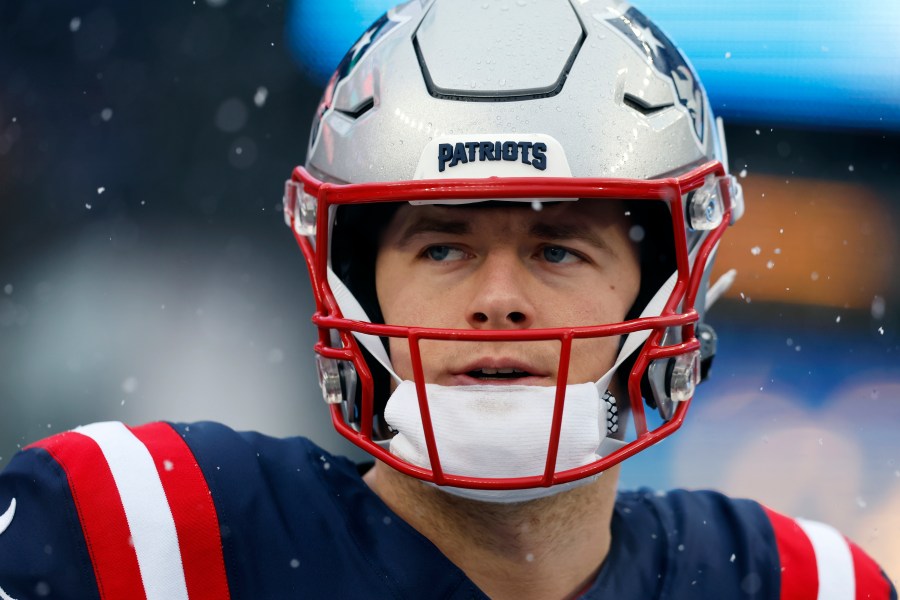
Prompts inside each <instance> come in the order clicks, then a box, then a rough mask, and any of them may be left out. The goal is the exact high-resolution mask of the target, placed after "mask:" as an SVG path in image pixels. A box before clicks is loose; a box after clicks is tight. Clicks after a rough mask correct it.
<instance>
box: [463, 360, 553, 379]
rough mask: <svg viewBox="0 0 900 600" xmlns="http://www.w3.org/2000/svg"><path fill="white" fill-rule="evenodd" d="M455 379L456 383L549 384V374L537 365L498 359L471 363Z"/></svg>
mask: <svg viewBox="0 0 900 600" xmlns="http://www.w3.org/2000/svg"><path fill="white" fill-rule="evenodd" d="M453 379H454V384H456V385H492V384H493V385H547V374H546V373H544V372H542V371H540V370H539V369H537V368H536V367H532V366H530V365H526V364H522V363H514V364H511V361H498V360H497V359H488V360H480V361H475V362H473V363H470V364H469V366H467V367H466V368H465V369H461V370H460V371H458V372H457V373H456V374H455V375H454V377H453Z"/></svg>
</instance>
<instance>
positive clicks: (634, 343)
mask: <svg viewBox="0 0 900 600" xmlns="http://www.w3.org/2000/svg"><path fill="white" fill-rule="evenodd" d="M677 281H678V271H676V272H674V273H672V275H671V276H670V277H669V278H668V279H667V280H666V282H665V283H663V284H662V286H660V288H659V289H658V290H657V291H656V293H655V294H654V295H653V298H651V299H650V302H648V303H647V306H646V307H645V308H644V310H643V312H641V318H644V317H658V316H659V315H661V314H662V310H663V308H665V306H666V302H667V301H668V300H669V296H671V295H672V290H674V289H675V283H676V282H677ZM651 332H652V330H651V329H641V330H640V331H633V332H632V333H629V334H628V335H627V336H626V337H625V343H624V344H622V349H621V350H620V351H619V356H618V358H616V364H614V365H613V366H612V368H611V369H610V370H609V371H607V372H606V374H605V375H604V376H603V377H601V378H600V379H598V380H597V389H598V390H599V391H600V393H601V394H603V392H605V391H606V390H607V389H609V382H610V380H612V376H613V373H615V372H616V369H618V368H619V367H620V366H621V365H622V363H623V362H625V359H627V358H628V357H629V356H631V355H632V354H633V353H634V351H635V350H637V349H638V348H640V346H641V344H643V343H644V342H646V341H647V338H649V337H650V333H651Z"/></svg>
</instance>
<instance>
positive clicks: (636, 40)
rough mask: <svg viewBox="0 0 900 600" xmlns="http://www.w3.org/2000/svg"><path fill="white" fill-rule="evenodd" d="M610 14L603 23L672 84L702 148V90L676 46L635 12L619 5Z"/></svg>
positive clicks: (703, 108)
mask: <svg viewBox="0 0 900 600" xmlns="http://www.w3.org/2000/svg"><path fill="white" fill-rule="evenodd" d="M609 13H610V14H609V16H607V17H605V19H604V20H605V21H606V23H607V24H608V25H609V26H610V27H611V28H612V29H614V30H615V31H616V32H618V33H619V34H620V35H622V36H623V37H624V38H625V39H627V40H629V41H630V42H631V43H632V44H633V45H634V46H635V47H636V48H637V49H638V51H639V52H640V53H642V54H644V55H645V56H646V57H647V63H648V64H650V65H652V66H653V67H654V68H655V69H656V70H657V71H658V72H659V73H661V74H662V75H665V76H666V77H668V78H669V79H671V80H672V85H673V86H674V88H675V94H676V95H677V96H678V101H679V102H680V104H681V105H682V106H683V107H684V108H685V109H686V110H687V111H688V113H689V114H690V116H691V119H692V120H693V122H694V133H695V134H696V135H697V139H698V140H699V141H700V143H701V144H703V143H704V135H705V132H704V131H703V124H704V118H705V114H704V111H705V106H706V103H705V102H704V97H703V90H702V88H701V87H700V85H699V83H698V82H697V75H696V74H695V73H694V70H693V69H692V68H691V66H690V65H689V64H688V63H687V61H686V60H685V58H684V56H683V55H682V54H681V52H679V51H678V49H677V48H676V47H675V44H673V43H672V41H671V40H669V38H667V37H666V35H665V34H664V33H663V32H662V31H661V30H660V29H659V28H658V27H657V26H656V25H654V24H653V23H652V22H651V21H650V20H649V19H647V17H645V16H644V14H643V13H642V12H640V11H639V10H637V9H636V8H634V7H632V6H629V5H627V4H621V5H620V6H618V7H616V8H610V9H609Z"/></svg>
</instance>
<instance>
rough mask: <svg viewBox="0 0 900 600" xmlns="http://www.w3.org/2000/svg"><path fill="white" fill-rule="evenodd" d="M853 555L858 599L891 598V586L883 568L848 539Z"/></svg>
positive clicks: (885, 599)
mask: <svg viewBox="0 0 900 600" xmlns="http://www.w3.org/2000/svg"><path fill="white" fill-rule="evenodd" d="M847 545H848V546H850V554H851V555H852V556H853V572H854V574H855V576H856V600H889V599H890V597H891V588H890V586H889V585H888V582H887V579H885V578H884V575H883V574H882V573H881V568H880V567H879V566H878V565H877V564H876V563H875V561H874V560H872V559H871V558H870V557H869V555H868V554H866V553H865V552H863V550H862V549H861V548H860V547H859V546H857V545H856V544H854V543H853V542H851V541H850V540H847Z"/></svg>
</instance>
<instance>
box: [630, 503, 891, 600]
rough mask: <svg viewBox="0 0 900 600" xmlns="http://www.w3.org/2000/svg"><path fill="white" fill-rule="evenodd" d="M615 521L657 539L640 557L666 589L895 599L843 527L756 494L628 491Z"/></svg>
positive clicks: (649, 573)
mask: <svg viewBox="0 0 900 600" xmlns="http://www.w3.org/2000/svg"><path fill="white" fill-rule="evenodd" d="M613 526H614V538H615V533H616V528H617V527H618V529H619V530H621V531H622V532H623V537H624V538H625V539H626V540H630V541H631V543H632V544H638V543H640V541H641V540H640V539H636V538H641V537H644V538H646V537H650V538H652V539H653V540H654V543H657V546H656V549H655V550H654V551H644V552H642V553H640V554H639V555H638V556H637V557H636V558H633V560H634V561H635V562H636V563H637V564H640V565H643V568H644V571H645V573H644V576H645V577H650V578H652V576H653V575H654V574H655V576H656V578H657V579H658V581H659V584H658V586H657V588H656V589H655V590H654V593H655V594H660V595H662V596H663V597H665V596H667V595H669V596H672V597H681V596H691V597H693V596H698V597H700V596H703V594H705V593H707V591H708V592H710V593H713V592H715V590H719V592H715V593H718V594H721V593H722V592H721V591H722V590H732V591H733V593H734V594H735V596H736V597H742V598H743V597H746V598H784V599H787V598H791V599H797V600H803V599H805V598H810V599H815V598H821V597H835V598H837V597H847V598H853V597H856V598H872V599H884V600H888V599H893V600H896V591H895V590H894V588H893V586H892V585H891V583H890V581H889V580H888V578H887V577H886V575H885V574H884V572H883V571H882V570H881V569H880V568H879V567H878V566H877V564H876V563H875V562H874V561H873V560H872V559H871V558H870V557H869V556H867V555H866V554H865V553H864V552H863V551H862V550H861V549H860V548H859V547H858V546H856V544H854V543H853V542H851V541H849V540H848V539H846V538H845V537H844V536H842V535H841V534H840V533H838V532H837V531H836V530H834V529H833V528H831V527H829V526H827V525H824V524H821V523H816V522H813V521H808V520H803V519H793V518H790V517H787V516H785V515H782V514H780V513H777V512H775V511H773V510H771V509H769V508H767V507H765V506H762V505H761V504H759V503H757V502H755V501H752V500H745V499H733V498H730V497H728V496H725V495H723V494H721V493H718V492H714V491H687V490H673V491H671V492H668V493H658V492H652V491H648V490H639V491H636V492H624V493H621V494H620V496H619V501H618V503H617V506H616V517H615V518H614V521H613ZM657 540H658V542H657ZM822 594H825V595H824V596H823V595H822ZM829 594H837V595H834V596H829ZM848 594H849V595H848ZM854 594H856V595H854ZM653 597H655V596H653Z"/></svg>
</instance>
